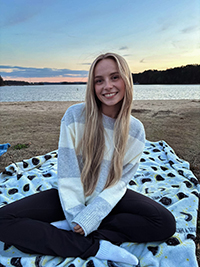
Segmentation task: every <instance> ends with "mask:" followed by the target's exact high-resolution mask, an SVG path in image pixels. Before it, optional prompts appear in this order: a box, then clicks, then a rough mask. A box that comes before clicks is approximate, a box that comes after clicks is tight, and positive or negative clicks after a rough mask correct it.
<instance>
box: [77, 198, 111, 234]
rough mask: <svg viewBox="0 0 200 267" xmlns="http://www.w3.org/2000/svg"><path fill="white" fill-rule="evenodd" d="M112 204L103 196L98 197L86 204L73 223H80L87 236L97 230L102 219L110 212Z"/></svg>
mask: <svg viewBox="0 0 200 267" xmlns="http://www.w3.org/2000/svg"><path fill="white" fill-rule="evenodd" d="M112 208H113V207H112V206H111V205H110V204H109V203H108V202H107V201H106V200H105V199H103V198H101V197H96V198H95V200H94V201H93V202H92V203H91V204H89V205H88V206H86V207H85V208H84V210H82V211H81V212H80V213H79V214H78V215H77V216H76V217H75V218H74V219H73V221H72V222H73V223H77V224H79V225H80V226H81V227H82V228H83V230H84V232H85V236H87V235H89V234H90V233H91V232H93V231H95V230H97V228H98V227H99V225H100V223H101V221H102V220H103V219H104V218H105V217H106V216H107V215H108V213H110V211H111V210H112Z"/></svg>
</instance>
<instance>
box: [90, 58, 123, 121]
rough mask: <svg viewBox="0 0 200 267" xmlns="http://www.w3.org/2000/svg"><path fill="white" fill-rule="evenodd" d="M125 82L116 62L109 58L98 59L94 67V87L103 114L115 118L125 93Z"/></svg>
mask: <svg viewBox="0 0 200 267" xmlns="http://www.w3.org/2000/svg"><path fill="white" fill-rule="evenodd" d="M125 87H126V86H125V83H124V81H123V79H122V77H121V76H120V73H119V70H118V66H117V63H116V62H115V60H113V59H111V58H106V59H102V60H100V61H99V62H98V63H97V64H96V66H95V69H94V89H95V93H96V96H97V98H98V99H99V101H100V102H101V109H102V112H103V114H105V115H107V116H109V117H112V118H116V117H117V115H118V113H119V110H120V108H121V105H122V101H123V98H124V95H125Z"/></svg>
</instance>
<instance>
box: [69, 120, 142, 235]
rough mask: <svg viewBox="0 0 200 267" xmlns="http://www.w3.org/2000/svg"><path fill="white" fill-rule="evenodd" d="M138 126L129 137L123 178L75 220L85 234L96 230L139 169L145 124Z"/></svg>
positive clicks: (106, 190)
mask: <svg viewBox="0 0 200 267" xmlns="http://www.w3.org/2000/svg"><path fill="white" fill-rule="evenodd" d="M137 123H138V122H137ZM138 126H139V129H138V130H137V133H136V134H134V135H135V136H134V137H130V138H129V139H128V143H127V150H126V153H125V157H124V166H123V172H122V177H121V179H120V180H119V181H118V182H117V183H116V184H115V185H113V186H111V187H108V188H106V189H104V190H103V191H102V192H101V193H100V194H98V196H97V197H95V198H94V200H93V201H92V202H91V203H90V204H88V205H87V206H86V207H85V208H84V209H83V210H82V211H81V212H80V213H78V214H77V216H76V217H75V218H74V220H73V222H75V223H77V224H79V225H80V226H81V227H82V228H83V230H84V232H85V236H87V235H88V234H90V233H91V232H93V231H95V230H96V229H97V228H98V227H99V225H100V223H101V221H102V220H103V219H104V218H105V217H106V216H107V215H108V214H109V213H110V212H111V210H112V209H113V208H114V206H115V205H116V204H117V203H118V202H119V200H120V199H121V198H122V197H123V195H124V194H125V192H126V190H127V184H128V183H129V181H130V180H131V179H132V178H133V176H134V174H135V173H136V171H137V168H138V165H139V161H140V157H141V155H142V152H143V149H144V144H145V133H144V128H143V125H142V124H141V123H140V122H139V125H138ZM102 169H103V167H102Z"/></svg>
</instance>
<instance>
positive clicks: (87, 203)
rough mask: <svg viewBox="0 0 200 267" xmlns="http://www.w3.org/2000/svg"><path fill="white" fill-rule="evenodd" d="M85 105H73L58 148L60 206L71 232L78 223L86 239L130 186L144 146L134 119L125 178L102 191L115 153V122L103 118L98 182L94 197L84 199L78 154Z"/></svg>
mask: <svg viewBox="0 0 200 267" xmlns="http://www.w3.org/2000/svg"><path fill="white" fill-rule="evenodd" d="M84 107H85V104H84V103H81V104H77V105H74V106H71V107H70V108H68V110H67V111H66V113H65V115H64V117H63V118H62V121H61V128H60V139H59V148H58V191H59V196H60V201H61V205H62V208H63V211H64V214H65V217H66V220H67V221H68V223H69V224H70V227H71V229H72V230H73V227H74V226H75V225H76V224H79V225H80V226H81V227H82V228H83V230H84V232H85V236H87V235H88V234H90V233H91V232H93V231H94V230H96V229H97V228H98V227H99V225H100V223H101V221H102V220H103V219H104V218H105V217H106V216H107V215H108V214H109V213H110V211H111V210H112V209H113V207H114V206H115V205H116V204H117V203H118V201H119V200H120V199H121V198H122V197H123V195H124V194H125V192H126V190H127V184H128V183H129V181H130V180H131V179H132V178H133V175H134V174H135V172H136V170H137V168H138V164H139V160H140V157H141V155H142V152H143V148H144V143H145V133H144V128H143V125H142V123H141V122H140V121H139V120H137V119H136V118H134V117H132V116H131V120H130V130H129V137H128V141H127V147H126V152H125V156H124V161H123V172H122V177H121V179H120V180H119V182H117V183H116V184H115V185H113V186H111V187H109V188H106V189H104V190H103V188H104V186H105V183H106V180H107V176H108V173H109V167H110V163H111V159H112V154H113V150H114V145H113V130H114V124H115V119H113V118H110V117H107V116H105V115H103V125H104V129H105V152H104V158H103V161H102V164H101V169H100V174H99V180H98V183H97V186H96V188H95V191H94V192H93V193H92V195H90V196H88V197H85V195H84V190H83V186H82V183H81V179H80V177H81V171H82V168H83V166H82V157H81V155H77V154H76V149H77V146H78V144H79V142H80V140H81V138H82V136H83V132H84V126H85V116H84Z"/></svg>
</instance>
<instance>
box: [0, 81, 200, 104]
mask: <svg viewBox="0 0 200 267" xmlns="http://www.w3.org/2000/svg"><path fill="white" fill-rule="evenodd" d="M85 91H86V85H28V86H1V87H0V101H1V102H15V101H16V102H21V101H84V99H85ZM133 99H135V100H167V99H168V100H172V99H200V85H199V84H197V85H182V84H181V85H171V84H170V85H152V84H148V85H134V97H133Z"/></svg>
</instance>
